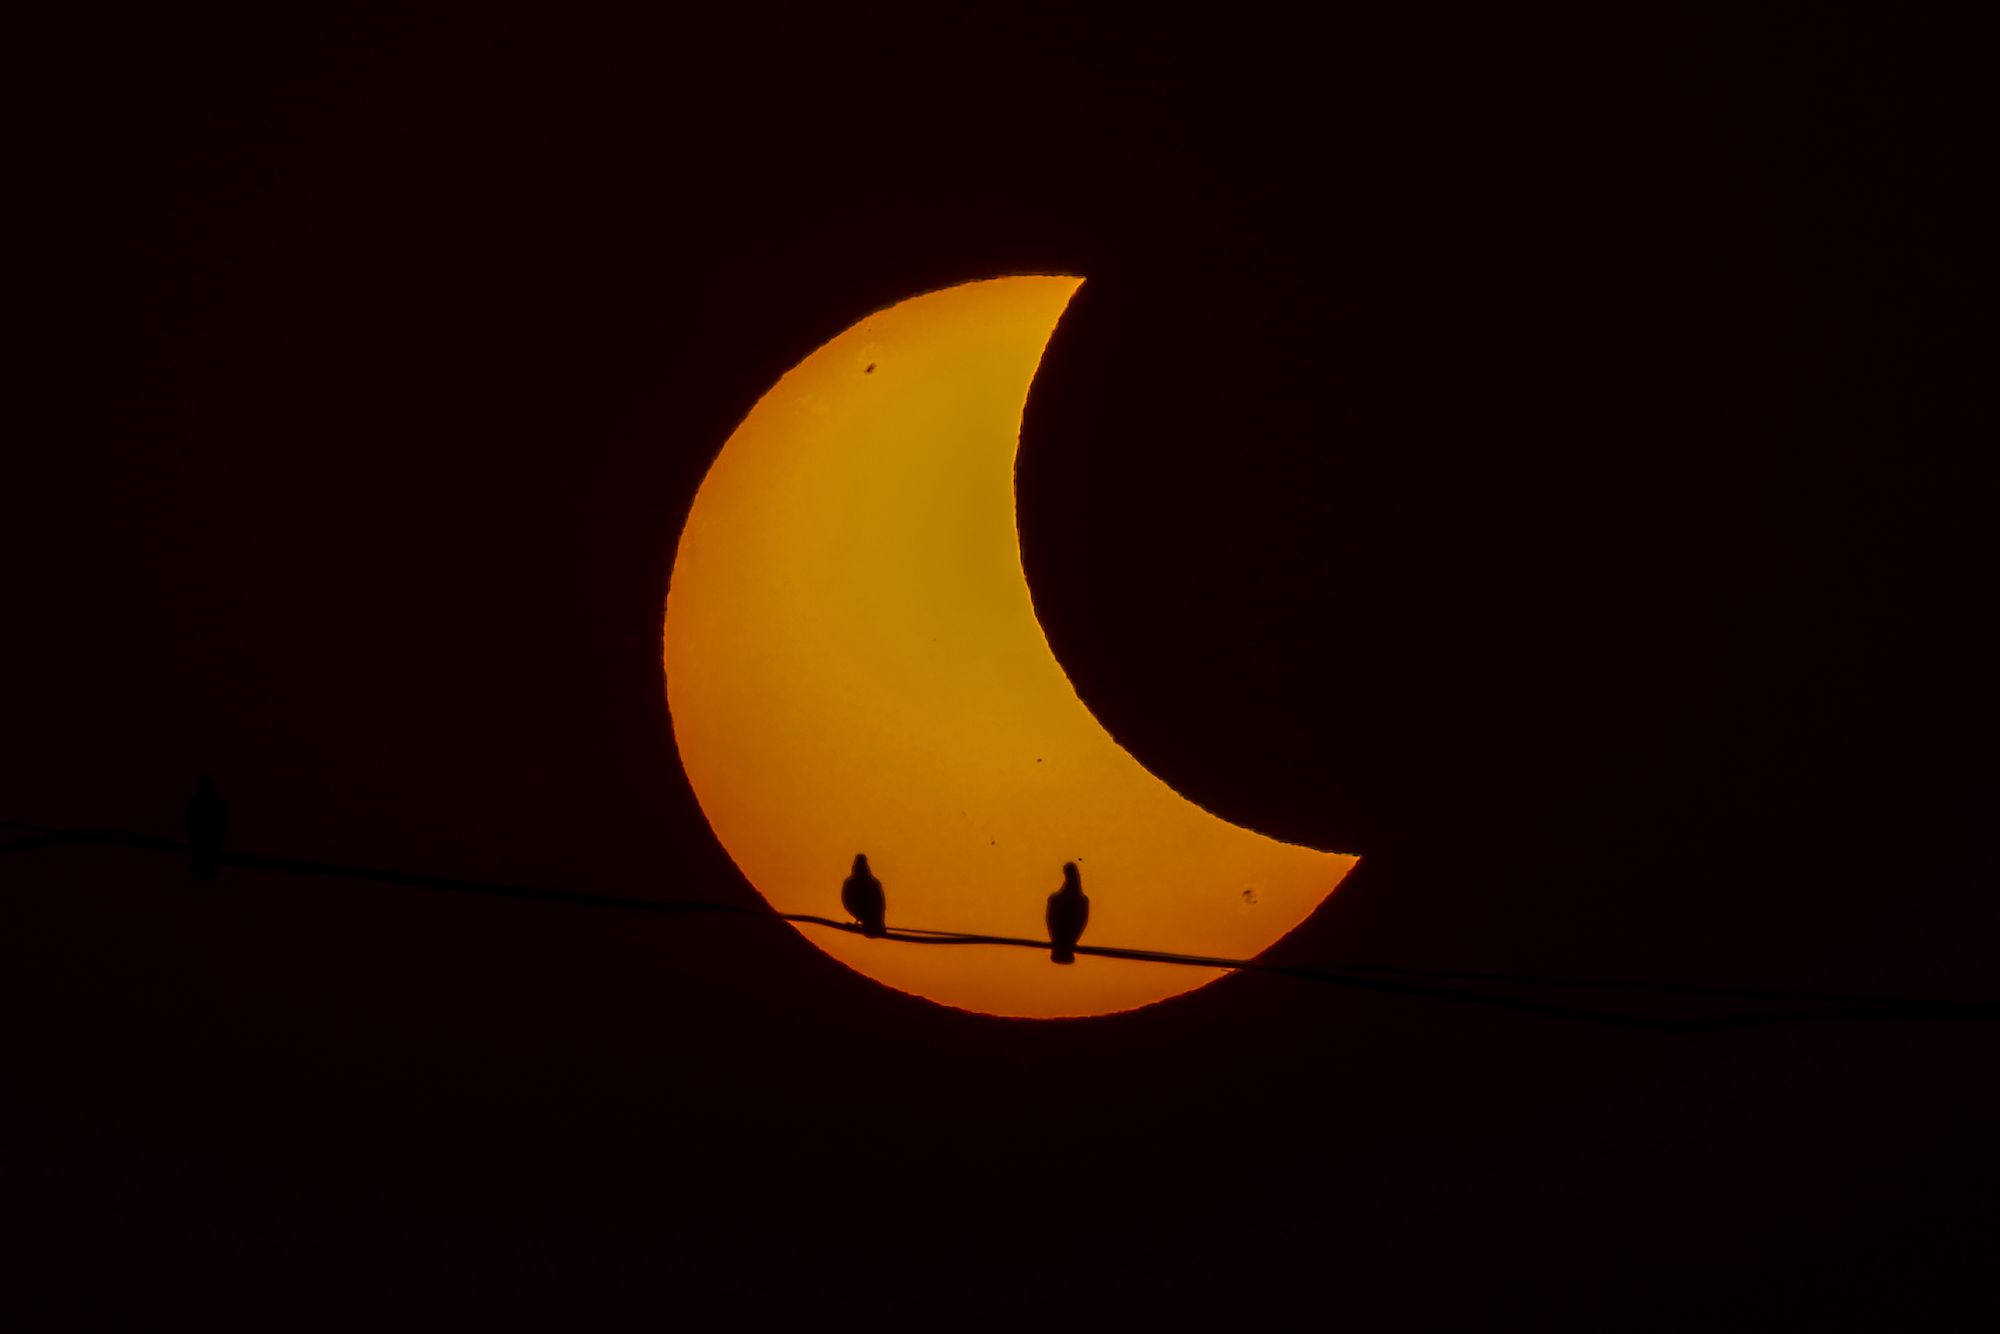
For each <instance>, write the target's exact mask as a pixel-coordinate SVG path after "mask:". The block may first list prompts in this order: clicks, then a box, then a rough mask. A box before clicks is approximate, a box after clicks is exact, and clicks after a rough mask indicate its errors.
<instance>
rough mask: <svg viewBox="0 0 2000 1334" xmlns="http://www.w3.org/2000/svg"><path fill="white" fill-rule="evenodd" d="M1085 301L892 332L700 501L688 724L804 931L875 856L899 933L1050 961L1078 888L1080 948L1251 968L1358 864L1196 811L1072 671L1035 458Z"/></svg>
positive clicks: (693, 779)
mask: <svg viewBox="0 0 2000 1334" xmlns="http://www.w3.org/2000/svg"><path fill="white" fill-rule="evenodd" d="M1080 284H1081V280H1080V279H1076V278H1067V277H1014V278H997V279H993V280H991V281H987V282H975V283H967V284H965V285H964V286H960V287H953V288H948V289H946V290H944V291H940V292H932V293H929V294H927V295H924V296H919V297H913V298H911V299H910V300H908V301H904V302H902V303H901V304H899V305H896V306H892V307H890V308H889V309H887V310H883V311H879V312H877V313H876V314H874V315H871V316H869V317H868V318H866V319H864V320H862V321H861V322H860V323H859V324H857V325H855V326H854V327H853V328H851V329H849V330H848V331H847V332H846V333H843V334H841V335H840V336H839V337H837V338H835V339H834V340H833V341H832V342H830V343H828V344H826V345H825V346H824V347H822V348H820V349H819V350H818V351H816V352H814V353H813V354H812V355H811V356H809V357H807V358H806V359H805V360H804V361H803V362H801V363H800V364H799V365H798V366H797V367H795V368H793V369H792V370H791V371H790V372H789V373H788V374H786V375H785V377H784V378H783V379H781V380H779V381H778V383H777V384H776V385H775V386H774V387H773V388H772V389H771V390H770V392H769V393H767V394H765V395H764V397H763V398H762V399H761V400H759V401H758V403H757V405H756V406H755V407H754V408H753V409H751V412H750V415H749V416H748V417H747V418H745V420H744V422H743V424H742V425H741V426H739V427H737V429H736V432H735V433H734V434H733V435H731V436H730V437H729V440H728V441H727V442H726V443H725V444H724V445H723V447H722V452H721V453H720V455H718V456H717V458H716V460H715V464H714V466H713V467H712V468H710V470H709V472H708V476H707V477H706V478H705V479H704V480H703V482H702V484H701V489H700V491H699V492H698V493H697V494H696V496H695V501H694V506H693V509H692V510H691V512H690V513H689V515H688V521H687V527H686V529H685V530H684V531H683V532H682V534H681V540H680V547H679V551H678V552H677V554H676V556H675V560H674V568H673V577H672V581H671V584H670V586H669V590H668V594H667V617H666V676H667V704H668V708H669V710H670V711H671V713H672V715H673V727H674V737H675V740H676V742H677V744H678V745H679V748H680V755H681V763H682V764H683V765H684V766H685V767H686V769H687V775H688V781H689V782H690V784H692V786H693V788H694V792H695V795H696V797H697V798H698V799H699V800H700V802H701V807H702V811H703V813H704V814H705V815H706V816H707V817H708V822H709V824H710V825H711V826H712V827H713V828H714V830H715V834H716V837H717V838H718V839H720V840H721V842H722V845H723V847H724V848H726V849H727V850H728V852H729V855H730V856H731V857H733V858H734V859H735V861H736V864H737V865H738V866H739V867H740V868H742V871H743V873H744V875H745V876H747V877H748V878H749V880H750V882H751V884H753V885H755V886H756V887H757V889H758V891H759V892H760V893H762V894H763V895H764V897H765V898H766V899H768V900H769V901H770V902H771V904H772V905H773V906H774V907H776V908H778V909H779V910H780V911H783V912H805V913H821V914H827V915H839V907H838V905H839V901H840V898H839V896H840V885H841V881H842V879H843V878H844V877H845V876H846V874H847V872H848V869H849V865H850V863H851V862H852V861H853V858H854V854H855V853H857V852H865V853H867V854H868V859H869V861H870V863H872V865H873V868H874V871H875V874H876V875H877V876H879V877H880V879H881V881H882V883H883V886H884V888H885V890H886V892H887V897H888V921H889V924H890V926H891V927H892V928H893V927H898V926H914V927H925V928H931V929H936V930H955V931H967V932H982V933H990V934H996V935H1012V936H1029V937H1037V938H1040V937H1043V936H1045V934H1046V933H1045V931H1044V930H1043V926H1042V914H1043V908H1044V904H1045V902H1046V900H1047V896H1048V894H1049V892H1050V891H1052V890H1053V889H1055V888H1056V886H1057V885H1058V884H1059V883H1060V882H1061V879H1062V865H1063V863H1064V862H1066V861H1075V862H1077V863H1078V864H1079V865H1080V867H1081V869H1082V875H1083V885H1084V889H1085V891H1086V892H1087V893H1088V894H1089V895H1090V899H1091V915H1090V925H1089V934H1088V935H1087V936H1086V937H1085V943H1091V942H1093V941H1096V942H1102V943H1106V944H1116V945H1122V946H1129V947H1133V948H1139V949H1149V950H1161V951H1171V952H1178V953H1193V954H1201V955H1206V956H1210V957H1222V958H1243V957H1248V956H1251V955H1255V954H1257V953H1259V952H1261V951H1263V950H1264V949H1266V948H1268V947H1269V946H1270V945H1271V944H1272V942H1274V941H1276V940H1277V939H1278V938H1279V937H1280V936H1282V935H1284V934H1285V932H1287V931H1289V930H1291V929H1292V928H1293V927H1295V926H1297V925H1298V924H1299V923H1300V922H1301V921H1303V920H1304V919H1305V917H1306V915H1307V914H1308V913H1310V912H1311V911H1312V910H1313V909H1314V908H1315V907H1316V906H1318V904H1319V903H1320V901H1321V900H1322V899H1324V898H1325V897H1326V896H1327V895H1328V894H1329V893H1331V892H1332V891H1333V888H1334V886H1336V885H1337V884H1339V882H1340V880H1341V878H1342V877H1343V876H1345V875H1346V874H1347V872H1348V871H1349V870H1350V869H1351V868H1352V867H1353V866H1354V864H1355V861H1356V859H1355V858H1354V857H1351V856H1346V855H1344V854H1339V853H1329V852H1317V851H1314V850H1312V849H1309V848H1302V847H1297V846H1294V845H1292V844H1287V843H1280V842H1278V841H1277V840H1275V839H1271V838H1267V837H1265V836H1264V835H1262V834H1259V833H1256V832H1255V831H1253V830H1248V829H1243V828H1240V827H1238V826H1236V825H1233V824H1230V823H1228V822H1227V821H1224V820H1222V819H1219V818H1217V817H1216V816H1214V815H1211V814H1210V813H1209V812H1207V811H1205V810H1203V809H1201V808H1200V807H1198V806H1196V805H1194V804H1193V803H1192V802H1189V801H1188V800H1187V799H1185V798H1183V797H1181V796H1180V795H1179V794H1177V793H1175V792H1174V791H1173V790H1172V789H1171V788H1169V787H1168V786H1167V785H1166V784H1165V783H1163V782H1161V781H1160V780H1159V779H1157V778H1155V777H1153V775H1152V774H1150V773H1148V772H1147V771H1146V770H1145V769H1144V768H1143V767H1142V766H1141V765H1140V764H1139V762H1138V761H1137V760H1135V759H1133V758H1132V756H1131V755H1129V754H1127V753H1126V752H1125V750H1124V749H1123V748H1121V747H1120V746H1119V745H1118V744H1117V743H1116V742H1115V741H1113V740H1112V739H1111V737H1110V736H1109V735H1108V734H1107V733H1106V732H1105V731H1104V729H1103V727H1101V726H1100V725H1099V724H1098V722H1097V720H1096V719H1095V718H1093V717H1092V716H1091V714H1090V712H1089V710H1087V709H1086V708H1085V707H1084V705H1083V702H1082V701H1081V700H1080V699H1078V698H1077V695H1076V691H1075V690H1074V689H1073V688H1072V687H1071V685H1070V682H1069V678H1068V677H1066V676H1065V675H1064V674H1063V669H1062V666H1061V664H1059V663H1058V662H1057V661H1056V659H1055V655H1054V653H1052V652H1051V651H1050V649H1049V645H1048V641H1047V639H1046V638H1045V637H1044V636H1043V634H1042V629H1041V625H1040V623H1039V622H1038V621H1037V620H1036V619H1035V613H1034V607H1033V604H1032V602H1031V600H1030V597H1029V593H1028V583H1027V578H1026V576H1025V575H1024V574H1023V572H1022V568H1021V552H1020V544H1019V537H1018V534H1017V533H1016V530H1015V524H1014V456H1015V452H1016V449H1017V446H1018V436H1019V431H1020V422H1021V413H1022V409H1023V407H1024V406H1025V404H1026V402H1027V397H1028V389H1029V386H1030V384H1031V383H1032V382H1033V380H1034V376H1035V369H1036V366H1037V365H1038V364H1039V362H1040V360H1041V354H1042V349H1043V347H1044V346H1045V345H1046V344H1047V342H1048V339H1049V336H1050V334H1052V333H1053V332H1054V330H1055V326H1056V322H1057V321H1058V320H1059V319H1060V318H1061V316H1062V312H1063V309H1064V307H1065V306H1066V305H1067V304H1068V303H1069V299H1070V297H1071V295H1072V294H1074V292H1075V291H1076V289H1077V287H1078V286H1080ZM1246 891H1249V892H1247V893H1246ZM800 930H801V931H803V932H805V933H806V935H807V937H808V938H809V939H811V940H812V941H813V943H814V944H816V945H818V946H819V947H820V948H821V949H823V950H825V951H826V952H827V953H829V954H831V955H833V956H834V957H835V958H837V959H839V960H841V961H842V962H843V963H846V964H847V965H849V966H850V967H852V968H855V969H857V970H858V971H860V972H862V973H864V974H866V975H867V976H869V977H872V978H874V979H875V980H877V981H879V982H882V983H885V984H887V985H888V986H891V987H895V988H897V989H899V990H902V991H906V992H910V993H913V994H915V995H918V996H924V997H927V998H929V999H931V1000H934V1001H938V1002H940V1003H943V1004H946V1005H954V1006H958V1007H961V1008H964V1009H968V1010H978V1011H983V1012H985V1013H989V1014H999V1015H1018V1016H1032V1017H1056V1016H1065V1015H1071V1016H1074V1015H1091V1014H1104V1013H1108V1012H1111V1011H1116V1010H1128V1009H1134V1008H1136V1007H1138V1006H1141V1005H1147V1004H1150V1003H1152V1002H1154V1001H1158V1000H1163V999H1165V998H1167V997H1169V996H1174V995H1177V994H1179V993H1182V992H1185V991H1189V990H1192V989H1193V988H1195V987H1198V986H1201V985H1203V984H1204V983H1206V982H1208V981H1211V980H1213V979H1214V978H1215V977H1216V976H1219V972H1218V971H1216V970H1207V969H1193V968H1178V967H1167V966H1162V965H1159V964H1151V963H1143V962H1134V961H1127V960H1113V959H1099V958H1091V957H1087V956H1086V957H1084V958H1080V959H1079V960H1078V961H1077V963H1076V965H1075V966H1073V967H1060V966H1052V965H1051V964H1050V962H1049V960H1048V957H1047V956H1046V955H1039V954H1036V953H1034V952H1032V951H1028V950H1020V949H1007V948H996V947H986V946H964V947H954V948H949V949H940V948H923V947H917V946H912V945H907V944H899V943H897V942H895V941H890V940H877V939H865V938H863V937H860V936H858V935H850V934H847V933H845V932H840V931H832V930H827V929H825V928H821V927H813V926H802V927H800Z"/></svg>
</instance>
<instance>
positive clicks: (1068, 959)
mask: <svg viewBox="0 0 2000 1334" xmlns="http://www.w3.org/2000/svg"><path fill="white" fill-rule="evenodd" d="M1049 962H1050V963H1075V962H1076V954H1075V953H1074V952H1073V951H1072V950H1071V949H1070V947H1069V946H1067V945H1058V946H1056V947H1055V948H1054V949H1052V950H1050V951H1049Z"/></svg>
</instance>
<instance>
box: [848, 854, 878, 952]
mask: <svg viewBox="0 0 2000 1334" xmlns="http://www.w3.org/2000/svg"><path fill="white" fill-rule="evenodd" d="M840 906H841V907H843V908H845V909H847V913H848V916H850V917H852V918H853V919H854V920H855V921H857V922H859V923H861V934H862V935H864V936H879V935H881V934H882V933H883V932H884V931H886V930H888V928H887V927H885V926H884V925H882V914H883V913H885V912H886V911H888V907H889V900H888V898H887V896H885V895H884V894H883V893H882V882H881V881H880V880H877V879H876V878H875V876H874V875H873V873H871V872H870V871H869V869H868V854H867V853H865V852H857V853H855V854H854V873H853V874H852V875H850V876H848V877H847V880H846V882H845V883H843V884H842V885H841V887H840Z"/></svg>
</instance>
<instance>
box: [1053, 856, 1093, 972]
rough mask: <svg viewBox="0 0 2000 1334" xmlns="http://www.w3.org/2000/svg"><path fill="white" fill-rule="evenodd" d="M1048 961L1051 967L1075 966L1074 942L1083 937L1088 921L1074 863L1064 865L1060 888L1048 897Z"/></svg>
mask: <svg viewBox="0 0 2000 1334" xmlns="http://www.w3.org/2000/svg"><path fill="white" fill-rule="evenodd" d="M1046 920H1047V922H1048V924H1049V946H1050V949H1049V960H1050V962H1052V963H1075V962H1076V942H1077V941H1078V940H1080V939H1081V938H1082V937H1083V928H1084V926H1085V925H1086V924H1087V923H1088V922H1089V921H1090V900H1089V899H1088V898H1087V897H1085V895H1084V892H1083V878H1082V877H1081V876H1079V875H1078V874H1077V873H1076V863H1075V862H1064V863H1063V882H1062V888H1061V889H1059V890H1057V891H1056V892H1055V893H1053V894H1051V895H1049V911H1048V917H1047V919H1046Z"/></svg>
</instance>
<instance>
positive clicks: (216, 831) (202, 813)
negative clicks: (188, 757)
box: [186, 774, 229, 880]
mask: <svg viewBox="0 0 2000 1334" xmlns="http://www.w3.org/2000/svg"><path fill="white" fill-rule="evenodd" d="M186 827H187V841H188V870H189V871H190V872H191V873H192V874H193V875H195V876H197V877H198V878H200V879H202V880H213V879H215V875H216V872H217V871H218V870H220V869H221V866H222V834H223V831H224V830H225V829H227V828H228V827H229V803H228V802H226V801H224V800H223V799H222V793H221V792H220V791H218V790H217V788H216V786H215V779H214V778H212V777H210V776H209V775H207V774H203V775H202V776H201V779H200V781H199V782H197V783H196V784H195V789H194V796H193V798H192V799H190V800H189V802H188V804H187V826H186Z"/></svg>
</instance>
